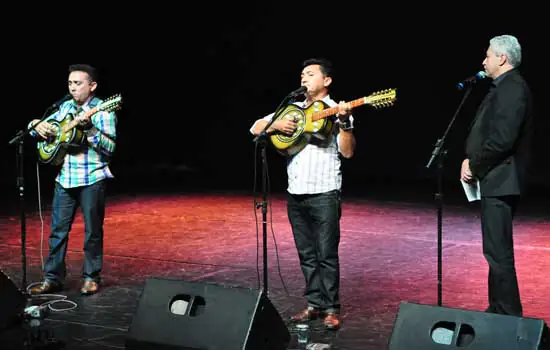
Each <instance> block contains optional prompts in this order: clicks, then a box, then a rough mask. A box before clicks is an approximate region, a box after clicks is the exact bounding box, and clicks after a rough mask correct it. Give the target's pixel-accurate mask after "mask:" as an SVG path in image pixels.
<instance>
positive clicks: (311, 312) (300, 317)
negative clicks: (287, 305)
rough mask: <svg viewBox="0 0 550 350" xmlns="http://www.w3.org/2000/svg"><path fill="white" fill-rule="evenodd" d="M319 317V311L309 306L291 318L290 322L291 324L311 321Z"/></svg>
mask: <svg viewBox="0 0 550 350" xmlns="http://www.w3.org/2000/svg"><path fill="white" fill-rule="evenodd" d="M320 315H321V310H319V309H317V308H314V307H311V306H310V307H308V308H307V309H305V310H303V311H302V312H300V313H298V314H296V315H294V316H292V317H291V318H290V320H291V321H293V322H304V321H311V320H315V319H317V318H319V316H320Z"/></svg>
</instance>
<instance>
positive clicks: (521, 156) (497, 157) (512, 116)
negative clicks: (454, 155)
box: [466, 69, 533, 196]
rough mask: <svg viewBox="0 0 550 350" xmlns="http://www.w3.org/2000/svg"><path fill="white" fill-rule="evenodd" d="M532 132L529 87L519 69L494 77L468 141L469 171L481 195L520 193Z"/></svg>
mask: <svg viewBox="0 0 550 350" xmlns="http://www.w3.org/2000/svg"><path fill="white" fill-rule="evenodd" d="M532 132H533V101H532V96H531V92H530V89H529V87H528V85H527V83H526V82H525V80H524V79H523V77H522V76H521V74H520V73H519V71H517V69H512V70H510V71H508V72H506V73H504V74H502V75H500V76H499V77H497V79H495V80H494V81H493V82H492V84H491V89H490V91H489V92H488V94H487V96H486V97H485V99H484V100H483V102H482V103H481V105H480V107H479V109H478V111H477V114H476V118H475V120H474V122H473V124H472V127H471V129H470V134H469V136H468V139H467V141H466V157H467V158H468V159H469V161H470V170H471V171H472V174H473V176H474V177H475V178H477V179H478V180H479V181H480V190H481V195H482V196H507V195H520V194H521V193H522V190H523V189H524V186H525V183H526V175H527V167H528V165H529V158H530V145H531V139H532Z"/></svg>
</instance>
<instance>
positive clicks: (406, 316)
mask: <svg viewBox="0 0 550 350" xmlns="http://www.w3.org/2000/svg"><path fill="white" fill-rule="evenodd" d="M547 333H548V327H547V325H546V323H545V322H544V321H543V320H539V319H535V318H527V317H516V316H509V315H498V314H493V313H486V312H480V311H468V310H461V309H453V308H445V307H439V306H432V305H422V304H416V303H409V302H402V303H401V304H400V305H399V312H398V315H397V317H396V320H395V323H394V327H393V331H392V334H391V337H390V342H389V350H404V349H407V350H411V349H422V350H437V349H462V348H464V349H468V350H508V349H510V350H511V349H514V350H516V349H523V350H528V349H529V350H535V349H536V350H541V349H547V348H548V334H547Z"/></svg>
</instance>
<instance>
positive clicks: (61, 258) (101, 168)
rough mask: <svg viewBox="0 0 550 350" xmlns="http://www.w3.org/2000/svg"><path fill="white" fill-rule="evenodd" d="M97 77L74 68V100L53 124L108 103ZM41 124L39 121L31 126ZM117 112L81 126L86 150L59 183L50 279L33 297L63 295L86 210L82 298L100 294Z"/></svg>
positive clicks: (76, 151)
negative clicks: (70, 252) (75, 234)
mask: <svg viewBox="0 0 550 350" xmlns="http://www.w3.org/2000/svg"><path fill="white" fill-rule="evenodd" d="M97 86H98V83H97V74H96V70H95V68H94V67H92V66H90V65H85V64H78V65H72V66H70V67H69V80H68V87H69V92H70V95H71V96H72V99H71V100H68V101H65V102H63V103H62V104H61V105H60V106H59V109H58V110H57V111H56V112H55V113H53V114H52V115H50V116H49V117H48V118H47V119H46V121H47V120H53V119H55V120H58V121H61V120H63V119H64V118H65V117H66V116H67V114H69V113H71V114H73V115H74V116H76V115H80V114H81V113H84V112H86V111H88V110H90V109H92V108H94V107H95V106H97V105H98V104H99V103H101V102H103V100H101V99H99V98H98V97H96V96H95V91H96V89H97ZM39 121H40V120H39V119H35V120H33V121H31V122H30V123H29V127H30V126H31V125H32V126H34V125H36V124H37V123H38V122H39ZM116 122H117V118H116V115H115V113H114V112H105V111H100V112H97V113H95V114H94V115H92V116H91V117H90V118H89V119H86V120H83V121H81V122H80V125H79V128H81V129H83V130H84V133H85V139H84V143H83V144H82V145H79V146H77V147H70V148H69V149H68V152H67V154H66V155H65V158H64V161H63V164H62V165H61V168H60V170H59V173H58V175H57V177H56V179H55V190H54V198H53V204H52V218H51V234H50V239H49V246H50V247H49V255H48V258H47V261H46V263H45V265H44V280H43V281H42V282H40V283H39V284H38V285H37V286H35V287H33V288H31V294H33V295H36V294H47V293H53V292H57V291H60V290H61V289H62V283H63V280H64V278H65V276H66V272H67V271H66V265H65V255H66V252H67V243H68V235H69V231H70V229H71V226H72V223H73V221H74V218H75V214H76V209H77V208H78V207H79V206H80V208H81V210H82V215H83V218H84V224H85V236H84V267H83V280H84V282H83V285H82V287H81V289H80V292H81V294H83V295H90V294H94V293H96V292H97V291H98V289H99V283H100V273H101V269H102V263H103V219H104V215H105V189H106V188H105V187H106V180H107V179H110V178H113V174H112V173H111V170H110V169H109V161H110V158H111V156H112V155H113V152H114V150H115V145H116ZM35 130H36V131H34V130H33V131H32V132H31V135H32V136H35V137H37V138H43V139H46V138H48V137H50V136H53V135H55V133H56V131H55V129H54V128H53V126H52V125H51V124H49V123H46V122H43V123H40V124H38V125H36V128H35Z"/></svg>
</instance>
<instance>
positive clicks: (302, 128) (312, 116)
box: [270, 89, 397, 156]
mask: <svg viewBox="0 0 550 350" xmlns="http://www.w3.org/2000/svg"><path fill="white" fill-rule="evenodd" d="M396 93H397V89H386V90H382V91H378V92H375V93H373V94H371V95H369V96H366V97H361V98H359V99H356V100H353V101H350V102H349V104H350V105H351V107H352V108H355V107H358V106H361V105H365V104H366V105H371V106H373V107H375V108H382V107H388V106H392V105H393V103H394V102H395V100H396ZM337 113H338V106H335V107H329V106H328V105H327V104H326V103H325V102H323V101H315V102H314V103H312V104H311V105H310V106H309V107H307V108H301V107H298V106H296V105H293V104H290V105H288V106H286V107H285V108H284V109H283V110H282V111H281V113H280V114H279V116H278V117H277V118H276V119H275V120H282V119H290V120H294V121H296V122H297V124H298V126H297V128H296V131H294V134H292V135H287V134H283V133H280V132H275V133H273V134H271V135H270V141H271V144H272V145H273V147H274V148H275V149H276V150H277V152H278V153H280V154H282V155H285V156H292V155H294V154H296V153H298V152H300V151H301V150H302V149H303V148H304V147H305V146H306V145H307V144H308V143H309V141H310V140H311V138H312V137H316V138H318V139H321V140H324V139H326V138H327V137H329V136H330V135H331V133H332V129H333V126H334V122H333V121H332V120H331V119H330V118H327V117H330V116H333V115H335V114H337Z"/></svg>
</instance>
